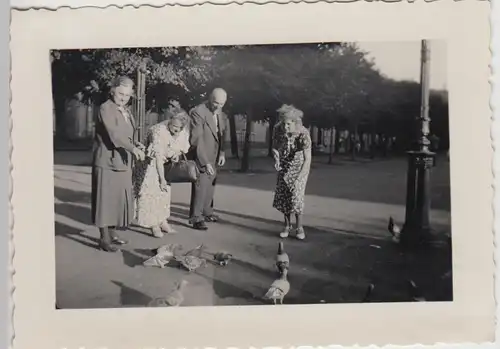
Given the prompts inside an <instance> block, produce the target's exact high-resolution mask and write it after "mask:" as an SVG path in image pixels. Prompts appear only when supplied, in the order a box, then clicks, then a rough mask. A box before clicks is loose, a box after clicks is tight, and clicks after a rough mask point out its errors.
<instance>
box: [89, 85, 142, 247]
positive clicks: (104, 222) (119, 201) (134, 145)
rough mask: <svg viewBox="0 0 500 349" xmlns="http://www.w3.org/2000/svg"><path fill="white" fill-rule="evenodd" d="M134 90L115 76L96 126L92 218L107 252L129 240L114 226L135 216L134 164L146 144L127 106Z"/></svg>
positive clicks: (128, 222)
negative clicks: (140, 136)
mask: <svg viewBox="0 0 500 349" xmlns="http://www.w3.org/2000/svg"><path fill="white" fill-rule="evenodd" d="M132 93H133V82H132V80H131V79H130V78H128V77H118V78H117V79H115V80H114V81H113V83H112V86H111V97H110V98H109V99H108V100H107V101H106V102H104V103H103V104H102V105H101V107H100V109H99V113H98V115H97V120H96V126H95V132H96V136H95V147H94V160H93V166H92V222H93V223H94V224H95V225H96V226H97V227H98V228H99V232H100V235H101V240H100V243H99V247H100V248H101V250H104V251H107V252H116V251H118V250H119V249H118V247H117V246H116V245H123V244H126V243H127V241H125V240H122V239H120V238H119V237H118V235H117V234H116V231H115V229H116V228H122V227H127V226H128V225H130V223H131V221H132V220H133V218H134V204H133V195H132V166H133V161H134V158H135V159H138V160H142V159H144V146H143V145H142V144H140V143H139V142H136V141H135V135H136V126H135V121H134V118H133V117H132V113H131V112H130V110H129V109H128V108H127V103H128V102H129V100H130V97H131V96H132Z"/></svg>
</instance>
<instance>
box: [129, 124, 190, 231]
mask: <svg viewBox="0 0 500 349" xmlns="http://www.w3.org/2000/svg"><path fill="white" fill-rule="evenodd" d="M147 139H148V141H147V155H150V156H151V155H152V154H154V155H153V156H152V157H149V156H148V158H147V159H146V160H145V161H142V162H139V163H137V165H136V167H135V169H134V176H133V179H134V195H135V205H136V211H135V212H136V220H137V224H138V225H140V226H143V227H146V228H151V227H154V226H158V225H160V224H161V223H162V222H164V221H166V220H167V219H168V218H169V217H170V198H171V186H169V187H168V191H163V190H161V188H160V178H159V177H158V172H157V170H156V160H155V158H154V157H155V156H160V157H163V158H164V159H165V161H168V159H170V158H172V157H174V156H176V155H180V154H181V153H187V152H188V150H189V131H188V130H187V129H185V130H183V131H181V132H180V133H179V135H178V136H177V137H175V138H174V137H173V136H172V135H171V133H170V131H169V130H168V126H167V124H166V123H159V124H156V125H154V126H153V127H151V129H150V131H149V134H148V137H147Z"/></svg>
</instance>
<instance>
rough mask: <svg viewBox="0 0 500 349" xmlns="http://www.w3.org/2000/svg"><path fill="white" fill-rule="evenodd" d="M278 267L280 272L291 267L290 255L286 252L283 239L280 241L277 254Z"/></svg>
mask: <svg viewBox="0 0 500 349" xmlns="http://www.w3.org/2000/svg"><path fill="white" fill-rule="evenodd" d="M276 267H277V268H278V271H279V272H280V274H281V273H283V270H284V269H289V268H290V257H288V254H287V253H286V252H285V247H284V245H283V242H282V241H280V242H279V243H278V253H277V255H276Z"/></svg>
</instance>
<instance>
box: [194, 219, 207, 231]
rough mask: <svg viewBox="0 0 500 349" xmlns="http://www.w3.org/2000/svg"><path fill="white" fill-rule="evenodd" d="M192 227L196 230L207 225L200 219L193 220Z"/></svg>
mask: <svg viewBox="0 0 500 349" xmlns="http://www.w3.org/2000/svg"><path fill="white" fill-rule="evenodd" d="M193 229H196V230H207V229H208V227H207V225H206V224H205V222H203V221H201V222H194V223H193Z"/></svg>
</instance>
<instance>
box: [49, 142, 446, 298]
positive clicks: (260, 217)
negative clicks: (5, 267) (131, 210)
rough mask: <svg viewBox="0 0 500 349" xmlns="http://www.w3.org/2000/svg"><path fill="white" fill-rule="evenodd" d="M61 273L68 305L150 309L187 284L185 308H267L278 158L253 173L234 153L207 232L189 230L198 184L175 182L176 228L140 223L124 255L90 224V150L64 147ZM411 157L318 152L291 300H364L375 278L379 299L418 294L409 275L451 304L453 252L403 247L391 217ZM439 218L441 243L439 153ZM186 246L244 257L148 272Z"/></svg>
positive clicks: (260, 163) (57, 172) (290, 245)
mask: <svg viewBox="0 0 500 349" xmlns="http://www.w3.org/2000/svg"><path fill="white" fill-rule="evenodd" d="M55 163H56V165H55V168H54V178H55V212H56V217H55V219H56V232H55V234H56V239H55V241H56V276H57V285H56V291H57V303H58V306H59V307H60V308H109V307H140V306H145V305H146V304H147V303H148V302H149V301H150V300H151V299H152V298H155V297H161V296H165V295H166V294H167V293H168V292H169V291H170V290H171V289H172V287H173V286H174V284H175V283H176V282H178V281H179V280H180V279H181V278H185V279H186V280H188V282H189V285H188V287H187V289H186V293H185V297H186V299H185V303H184V305H185V306H195V305H196V306H198V305H236V304H237V305H247V304H248V305H251V304H264V302H263V301H262V299H261V297H262V295H263V294H264V293H265V292H266V290H267V288H268V287H269V285H270V284H271V282H272V281H273V280H274V279H275V278H276V273H275V267H274V258H275V255H276V251H277V247H278V241H279V238H278V233H279V231H280V229H281V227H282V221H281V219H282V218H281V216H280V214H279V213H278V212H277V211H276V210H274V209H273V208H272V199H273V189H274V184H275V181H276V173H275V172H274V171H273V164H272V161H271V160H270V159H269V158H265V157H258V158H253V159H252V164H251V168H252V171H251V172H249V173H240V172H238V171H237V168H238V163H237V161H236V160H229V161H228V164H227V166H226V168H225V169H224V170H223V171H221V173H220V176H219V179H218V183H217V188H216V197H215V202H216V209H217V213H218V214H219V215H220V216H221V221H220V222H219V223H215V224H210V226H209V230H208V231H206V232H200V231H196V230H192V229H191V228H190V227H189V226H188V225H187V215H188V210H189V197H190V186H189V185H186V184H176V185H174V186H173V189H172V191H173V197H172V223H173V224H175V228H176V229H177V230H178V231H179V233H178V234H175V235H166V236H165V237H164V238H163V239H156V238H154V237H152V236H151V234H150V233H149V232H147V231H145V230H144V229H141V228H139V227H132V228H131V229H129V230H127V231H123V232H121V235H122V236H123V237H124V238H126V239H128V240H130V244H129V245H128V246H127V247H125V249H124V250H123V251H122V252H119V253H115V254H111V253H105V252H101V251H99V250H97V249H96V246H97V241H98V236H99V233H98V231H97V229H96V228H94V227H93V226H92V225H91V222H90V171H91V169H90V166H89V164H90V154H89V152H85V151H60V152H56V153H55ZM406 166H407V165H406V159H405V158H403V157H401V158H388V159H377V160H374V161H366V160H363V161H357V162H352V161H349V160H346V159H342V158H336V159H335V161H334V164H332V165H328V164H326V159H325V158H324V157H318V158H316V159H315V161H314V163H313V165H312V170H311V175H310V179H309V183H308V187H307V191H306V194H307V196H306V214H305V217H304V223H305V227H306V232H307V239H306V241H297V240H295V239H293V238H289V239H287V240H285V249H286V251H287V252H288V253H289V255H290V258H291V268H290V273H289V280H290V283H291V291H290V293H289V294H288V296H287V298H286V299H285V303H288V304H298V303H307V304H310V303H323V302H324V303H346V302H350V303H351V302H360V301H361V300H362V299H363V297H364V294H365V291H366V289H367V287H368V285H369V284H370V283H373V284H374V285H375V289H374V291H373V296H372V301H373V302H399V301H410V300H411V294H410V291H409V287H408V280H409V279H412V280H414V281H415V283H416V284H417V285H418V286H419V288H420V289H421V291H422V293H423V294H424V296H425V297H426V299H427V300H429V301H443V300H452V285H451V284H452V283H451V278H449V277H446V276H444V275H445V274H446V273H447V271H449V269H450V267H451V251H450V250H449V249H448V248H447V247H446V246H445V245H437V246H435V247H430V248H428V249H426V250H424V251H420V252H403V251H402V250H401V249H400V248H399V246H397V245H396V244H394V243H393V242H392V241H391V239H390V235H389V233H388V232H387V222H388V218H389V216H393V217H394V218H395V220H396V221H397V222H398V223H399V224H402V223H403V222H402V221H403V218H404V203H405V195H406ZM432 208H433V209H432V212H431V223H432V227H433V229H434V233H435V234H436V236H437V237H438V238H441V237H443V236H444V234H446V233H450V231H451V227H450V222H451V219H450V187H449V163H448V161H447V160H446V159H445V158H439V159H438V162H437V166H436V167H435V168H434V169H433V172H432ZM172 242H175V243H180V244H182V246H183V247H184V249H185V250H188V249H191V248H194V247H196V246H197V245H199V244H201V243H204V244H205V246H206V248H207V250H206V257H207V258H208V259H210V258H211V257H210V253H214V252H217V251H220V250H225V251H229V252H231V253H232V254H233V255H234V256H235V259H234V260H233V261H231V263H230V264H229V265H228V266H226V267H219V266H216V265H213V264H211V263H208V265H207V267H206V268H203V269H200V270H198V271H197V272H196V273H191V274H188V273H186V272H185V271H183V270H180V269H178V268H177V267H175V266H174V267H166V268H165V269H159V268H146V267H143V266H142V262H143V261H144V260H145V259H147V258H149V257H150V256H151V251H150V250H151V249H153V248H156V247H158V246H160V245H162V244H167V243H172Z"/></svg>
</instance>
